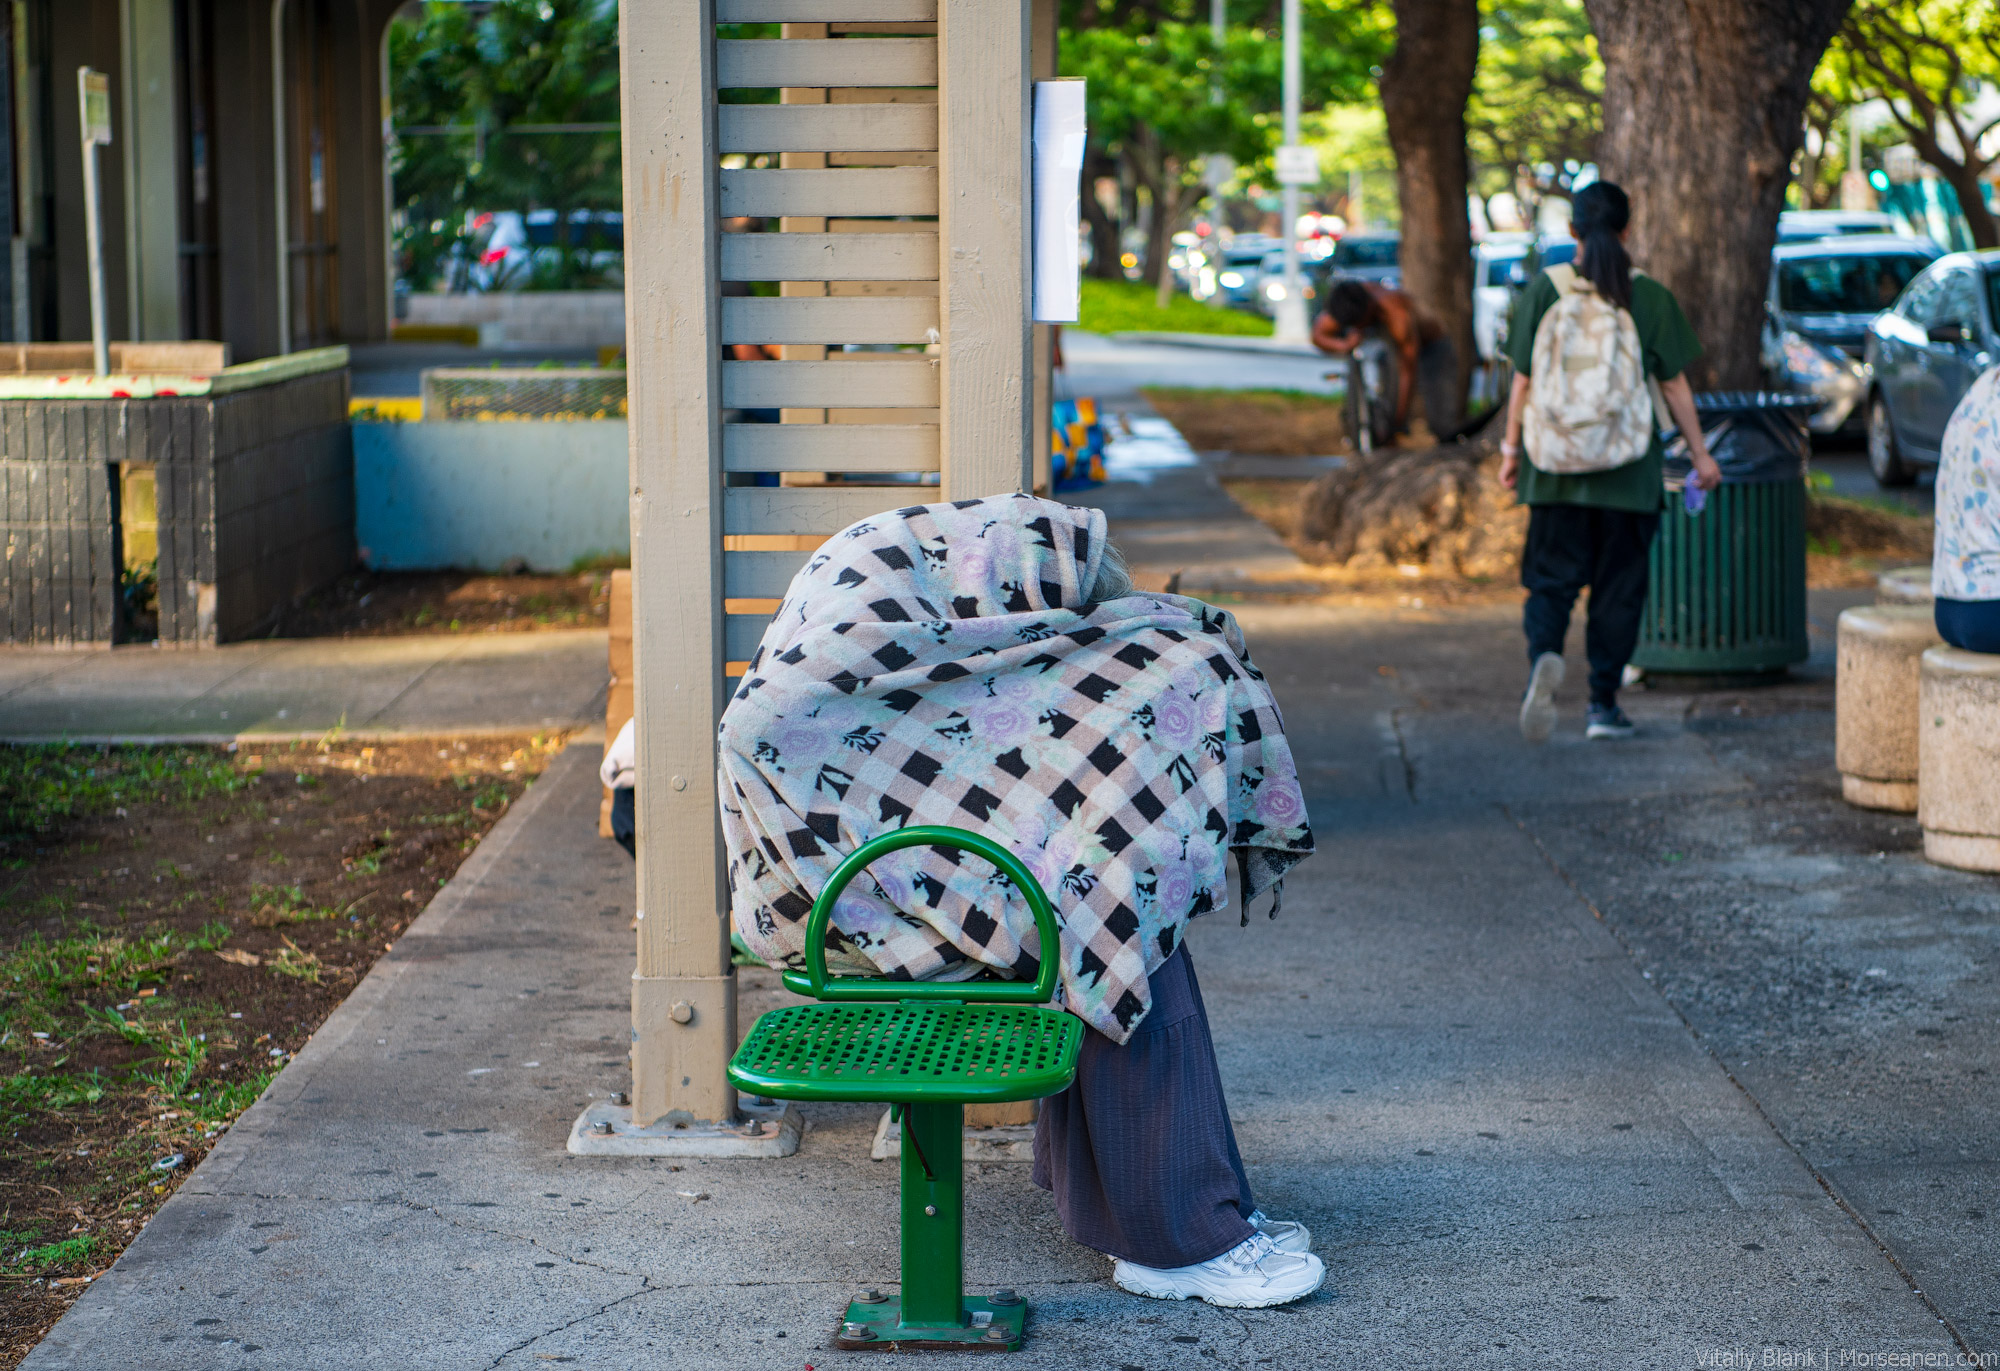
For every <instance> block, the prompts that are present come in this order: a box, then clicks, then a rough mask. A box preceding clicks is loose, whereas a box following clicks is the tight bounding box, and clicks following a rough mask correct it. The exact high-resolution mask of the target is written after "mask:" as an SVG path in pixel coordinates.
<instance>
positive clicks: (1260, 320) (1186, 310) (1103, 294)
mask: <svg viewBox="0 0 2000 1371" xmlns="http://www.w3.org/2000/svg"><path fill="white" fill-rule="evenodd" d="M1155 300H1156V297H1155V293H1154V290H1153V287H1151V286H1147V285H1141V284H1139V283H1138V282H1136V281H1099V280H1096V279H1094V278H1091V277H1085V278H1084V282H1083V298H1082V302H1081V306H1080V308H1079V310H1078V318H1077V322H1076V326H1077V327H1078V328H1080V329H1088V330H1089V331H1090V332H1092V333H1215V334H1231V335H1235V336H1237V337H1244V338H1269V337H1270V336H1271V321H1270V320H1269V319H1266V318H1265V317H1264V316H1263V315H1261V314H1249V313H1246V312H1245V311H1243V310H1240V309H1215V308H1213V307H1211V306H1208V305H1203V304H1197V303H1196V302H1195V301H1193V300H1190V299H1189V298H1188V297H1187V296H1185V295H1176V296H1174V297H1173V298H1172V299H1171V300H1170V301H1168V303H1167V307H1166V308H1165V309H1161V308H1160V307H1159V305H1158V304H1157V303H1156V302H1155Z"/></svg>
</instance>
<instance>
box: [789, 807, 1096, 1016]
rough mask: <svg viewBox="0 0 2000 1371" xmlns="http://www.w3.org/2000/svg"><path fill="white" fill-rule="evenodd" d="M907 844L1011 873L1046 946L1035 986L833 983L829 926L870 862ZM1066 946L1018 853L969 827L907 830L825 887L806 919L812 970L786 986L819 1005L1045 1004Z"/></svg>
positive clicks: (873, 846)
mask: <svg viewBox="0 0 2000 1371" xmlns="http://www.w3.org/2000/svg"><path fill="white" fill-rule="evenodd" d="M906 847H950V848H957V849H959V850H960V851H964V852H971V853H974V854H976V855H978V856H981V857H984V858H985V859H986V860H987V861H989V862H991V863H993V865H995V866H997V867H999V868H1000V870H1001V871H1003V872H1005V873H1006V875H1007V878H1008V879H1009V880H1011V881H1013V883H1014V885H1015V887H1016V888H1017V889H1018V890H1020V892H1021V894H1022V895H1023V896H1024V897H1025V898H1026V899H1027V901H1028V909H1029V911H1030V912H1032V913H1033V914H1034V916H1035V932H1036V933H1037V934H1039V935H1040V937H1041V941H1042V969H1041V974H1040V975H1039V976H1037V977H1036V978H1035V983H1034V984H1033V985H1026V984H1023V983H1021V982H1019V981H989V980H978V981H892V980H884V979H881V978H880V977H875V976H843V977H841V978H839V979H837V980H836V979H832V978H829V977H828V976H827V974H826V929H827V925H828V924H829V923H830V922H832V919H833V907H834V905H835V903H837V902H838V901H839V899H840V896H841V893H842V892H843V891H845V890H846V889H847V883H848V882H849V881H851V880H853V879H854V878H855V877H856V876H858V875H860V874H861V872H862V871H863V870H865V869H866V868H867V866H868V864H869V863H870V862H872V861H874V860H875V859H876V858H877V857H883V856H887V855H888V854H889V853H891V852H900V851H901V850H902V849H904V848H906ZM1061 946H1062V944H1061V943H1060V942H1059V941H1058V940H1057V932H1056V914H1055V910H1054V909H1052V908H1051V907H1050V906H1049V897H1048V896H1047V895H1045V894H1044V893H1043V892H1042V887H1041V883H1040V882H1039V881H1037V880H1036V879H1035V878H1034V876H1033V874H1032V873H1030V872H1029V870H1028V868H1027V867H1026V866H1024V865H1022V862H1021V859H1020V858H1019V857H1016V856H1015V855H1014V854H1013V853H1012V852H1009V851H1008V850H1007V849H1006V848H1004V847H1002V846H1001V845H1000V844H999V843H996V842H994V841H993V840H992V839H991V838H983V837H981V836H980V835H979V834H977V833H968V832H966V831H965V830H964V829H962V828H944V827H940V826H938V825H924V826H920V827H917V828H901V829H897V830H896V831H895V832H894V833H884V834H883V835H881V836H880V837H878V838H870V839H869V840H868V841H867V842H865V843H863V844H862V845H861V846H860V847H858V848H856V849H855V850H854V851H853V852H852V853H851V854H849V855H848V857H847V859H846V860H844V861H843V862H841V864H840V865H839V866H837V867H835V868H834V869H833V875H832V876H830V877H828V878H827V882H826V885H825V886H824V887H823V888H822V889H821V890H820V892H819V898H818V899H816V900H814V901H813V907H812V912H811V913H810V914H808V915H807V916H806V969H805V973H804V974H803V975H801V974H800V973H799V972H796V971H787V972H786V973H785V976H784V979H785V988H786V989H788V990H790V991H792V992H793V993H794V994H798V995H810V996H812V997H813V998H814V999H816V1000H956V1001H959V1002H960V1003H970V1002H978V1003H982V1004H1046V1003H1048V1001H1049V1000H1050V999H1052V998H1053V997H1054V995H1055V993H1056V959H1057V958H1058V957H1059V956H1060V955H1061Z"/></svg>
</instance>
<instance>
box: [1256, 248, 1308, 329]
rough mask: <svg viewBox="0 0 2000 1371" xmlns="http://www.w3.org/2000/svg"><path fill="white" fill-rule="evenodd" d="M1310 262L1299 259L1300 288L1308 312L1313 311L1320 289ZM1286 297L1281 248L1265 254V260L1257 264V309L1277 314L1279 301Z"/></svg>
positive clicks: (1265, 312)
mask: <svg viewBox="0 0 2000 1371" xmlns="http://www.w3.org/2000/svg"><path fill="white" fill-rule="evenodd" d="M1309 265H1310V264H1309V263H1307V262H1306V261H1305V259H1304V258H1303V257H1301V258H1300V259H1299V290H1300V293H1301V294H1303V295H1304V296H1305V301H1306V313H1307V314H1308V315H1310V314H1311V313H1312V306H1313V301H1315V300H1317V299H1318V298H1319V290H1318V288H1317V287H1315V286H1314V285H1313V277H1312V272H1311V271H1310V270H1308V267H1309ZM1284 298H1285V253H1284V249H1282V248H1280V249H1279V250H1278V251H1276V252H1267V253H1265V254H1264V260H1263V261H1261V262H1259V263H1258V264H1257V280H1256V309H1257V312H1258V313H1259V314H1267V315H1268V314H1276V313H1277V312H1278V301H1280V300H1282V299H1284Z"/></svg>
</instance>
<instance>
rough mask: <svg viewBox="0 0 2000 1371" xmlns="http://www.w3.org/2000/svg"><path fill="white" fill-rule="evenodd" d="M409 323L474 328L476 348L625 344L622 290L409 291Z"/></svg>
mask: <svg viewBox="0 0 2000 1371" xmlns="http://www.w3.org/2000/svg"><path fill="white" fill-rule="evenodd" d="M408 298H409V315H408V317H407V318H406V319H404V320H403V322H404V323H409V324H426V325H441V326H448V327H454V328H468V327H469V328H477V329H478V330H479V344H480V346H481V347H501V346H505V345H508V344H513V343H540V344H542V345H543V346H546V347H565V348H586V347H589V348H596V347H623V346H624V345H625V292H624V291H622V290H523V291H494V292H490V293H484V294H467V295H442V294H434V293H429V292H422V293H416V294H412V295H411V296H409V297H408Z"/></svg>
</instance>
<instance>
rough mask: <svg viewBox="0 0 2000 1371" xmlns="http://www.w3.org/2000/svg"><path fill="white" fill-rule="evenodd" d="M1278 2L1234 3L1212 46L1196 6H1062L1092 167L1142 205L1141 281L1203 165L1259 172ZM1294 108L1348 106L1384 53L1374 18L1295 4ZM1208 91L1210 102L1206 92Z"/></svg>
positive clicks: (1277, 125)
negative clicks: (1117, 179) (1129, 179)
mask: <svg viewBox="0 0 2000 1371" xmlns="http://www.w3.org/2000/svg"><path fill="white" fill-rule="evenodd" d="M1278 9H1279V6H1278V5H1277V4H1276V3H1275V2H1274V3H1265V2H1264V0H1256V2H1255V3H1243V0H1236V2H1235V3H1232V5H1231V7H1230V13H1229V16H1228V20H1229V22H1228V24H1227V25H1226V26H1225V29H1224V36H1223V40H1222V42H1221V43H1220V44H1217V43H1216V41H1215V38H1214V35H1213V33H1212V32H1211V30H1210V26H1209V23H1208V5H1207V4H1206V3H1203V0H1070V2H1069V3H1068V4H1066V5H1065V7H1064V19H1065V21H1066V22H1065V25H1064V28H1063V32H1062V37H1061V48H1060V51H1061V60H1062V69H1063V74H1064V75H1067V76H1081V77H1083V78H1084V79H1085V80H1086V81H1087V82H1088V83H1089V86H1088V96H1087V99H1088V119H1089V124H1090V142H1091V146H1092V151H1093V154H1094V155H1093V159H1092V160H1093V161H1094V162H1096V163H1097V164H1098V165H1099V166H1103V165H1104V164H1105V163H1106V162H1111V163H1113V164H1115V163H1120V162H1122V163H1123V165H1124V166H1125V167H1126V168H1127V169H1129V171H1130V173H1131V174H1132V176H1133V178H1134V179H1135V180H1136V181H1137V182H1138V184H1139V185H1141V186H1143V187H1144V188H1145V189H1146V192H1147V195H1148V196H1149V198H1150V199H1151V201H1152V203H1153V205H1154V213H1153V216H1152V233H1151V235H1150V236H1151V239H1152V244H1151V250H1150V251H1149V252H1148V254H1147V258H1148V261H1147V268H1146V270H1147V279H1148V280H1154V281H1157V279H1158V272H1159V270H1160V268H1161V264H1162V263H1163V262H1164V259H1165V256H1166V252H1165V246H1166V244H1167V242H1168V241H1169V239H1170V237H1171V235H1172V233H1173V231H1174V230H1175V229H1176V228H1178V227H1179V225H1180V220H1181V217H1182V215H1183V214H1185V212H1186V211H1187V210H1188V209H1189V208H1190V207H1191V206H1192V205H1193V204H1194V203H1195V202H1196V201H1197V200H1198V199H1199V198H1200V195H1201V193H1202V183H1201V179H1200V177H1201V170H1202V163H1203V159H1204V158H1205V157H1207V156H1209V155H1211V154H1222V155H1224V156H1227V157H1229V158H1231V159H1232V160H1233V161H1235V163H1236V164H1237V165H1238V166H1239V167H1240V168H1243V169H1244V170H1245V172H1246V174H1254V173H1257V172H1261V171H1263V170H1264V169H1265V168H1266V167H1267V165H1268V161H1269V158H1270V155H1271V150H1272V149H1273V148H1275V147H1276V146H1277V145H1278V142H1279V139H1280V137H1281V136H1282V133H1283V124H1282V121H1281V119H1280V109H1281V104H1280V101H1281V96H1282V76H1283V72H1282V59H1283V47H1282V42H1281V34H1280V32H1279V30H1278V29H1277V27H1276V23H1277V18H1278ZM1301 25H1302V30H1301V37H1302V40H1303V41H1302V43H1301V50H1302V58H1303V61H1302V68H1303V70H1302V81H1301V105H1302V107H1303V108H1305V109H1317V108H1319V107H1321V106H1324V105H1326V104H1329V103H1344V102H1351V101H1355V100H1359V99H1361V98H1363V97H1364V95H1365V94H1366V92H1367V90H1368V84H1369V81H1370V72H1371V68H1373V67H1374V66H1375V65H1376V64H1378V63H1379V62H1380V61H1381V60H1382V58H1383V57H1384V55H1385V54H1386V52H1387V49H1388V38H1389V26H1388V23H1387V20H1386V15H1385V13H1384V12H1383V11H1382V10H1381V9H1379V8H1378V7H1376V6H1374V5H1371V4H1368V3H1366V0H1304V4H1303V5H1302V14H1301ZM1218 92H1219V93H1220V96H1221V99H1220V100H1216V99H1215V98H1214V95H1215V94H1216V93H1218Z"/></svg>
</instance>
